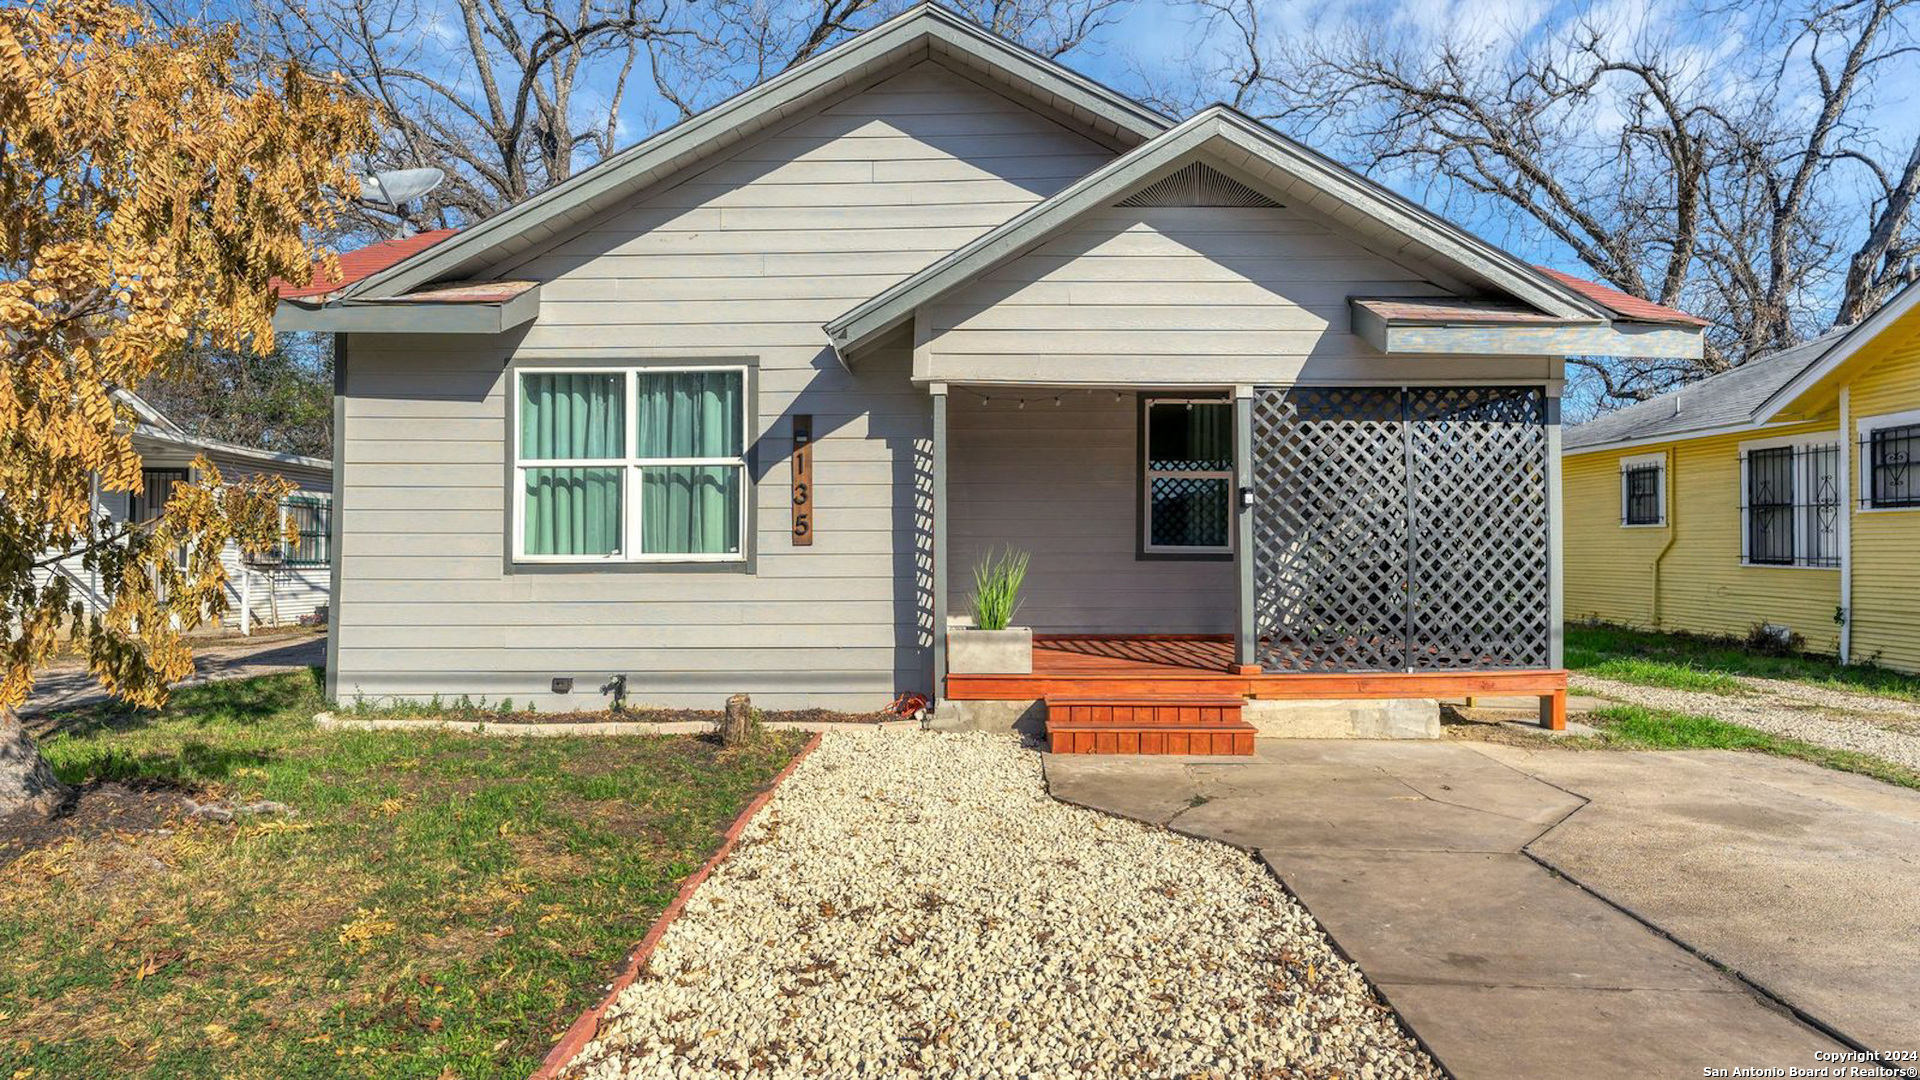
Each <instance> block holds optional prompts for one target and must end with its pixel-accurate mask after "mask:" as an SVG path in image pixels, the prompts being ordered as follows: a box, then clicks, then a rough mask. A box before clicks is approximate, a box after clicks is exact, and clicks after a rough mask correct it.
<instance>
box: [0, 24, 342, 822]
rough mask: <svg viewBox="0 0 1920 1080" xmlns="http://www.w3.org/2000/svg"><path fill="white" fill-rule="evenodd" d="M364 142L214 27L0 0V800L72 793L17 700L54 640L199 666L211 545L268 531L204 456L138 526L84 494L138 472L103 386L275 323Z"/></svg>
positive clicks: (107, 666)
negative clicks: (87, 604) (92, 578)
mask: <svg viewBox="0 0 1920 1080" xmlns="http://www.w3.org/2000/svg"><path fill="white" fill-rule="evenodd" d="M371 141H372V124H371V120H370V117H369V115H368V111H367V106H366V104H365V103H364V102H363V101H360V100H358V99H356V98H355V97H353V96H352V95H351V94H349V93H348V92H346V91H345V90H344V89H343V88H342V87H341V85H340V84H339V83H338V82H337V81H334V80H330V79H323V78H316V77H314V76H312V75H310V74H308V73H306V72H304V71H301V70H299V69H297V68H289V69H287V70H285V71H284V72H279V73H276V75H275V77H273V78H271V79H261V78H257V77H253V76H250V75H248V74H246V73H245V72H244V71H243V70H242V68H241V65H240V64H239V63H238V62H237V55H236V51H235V48H234V35H233V32H232V31H231V29H229V28H213V29H208V28H200V27H185V28H177V29H162V28H159V27H156V26H155V25H153V24H152V23H150V22H148V21H147V20H146V19H145V18H144V17H143V16H141V15H140V14H139V13H138V12H137V11H135V10H134V9H133V8H131V7H126V6H123V5H120V4H116V3H112V2H111V0H43V2H39V3H33V2H29V3H27V4H25V5H22V6H13V7H9V8H7V9H6V10H3V11H0V814H6V813H9V812H12V811H17V810H21V809H23V808H29V807H30V808H34V809H38V810H40V811H42V812H46V811H50V810H52V809H53V808H55V807H57V806H58V805H60V804H61V803H62V802H63V801H65V799H66V798H67V797H68V791H67V789H66V788H65V787H64V786H63V785H62V784H61V783H60V781H59V779H58V778H57V777H56V776H55V775H54V773H53V771H52V770H51V769H50V768H48V766H47V764H46V762H45V761H44V759H42V758H41V756H40V753H39V750H38V748H37V747H36V746H35V745H34V743H33V741H32V739H31V738H30V737H29V736H28V734H27V732H26V730H25V728H24V726H23V725H22V723H21V720H20V718H19V716H18V715H17V714H16V712H15V710H16V709H17V708H18V707H19V706H20V705H21V703H22V702H24V701H25V700H26V697H27V694H28V692H29V691H30V690H31V689H32V686H33V682H34V672H35V671H36V670H37V669H38V668H39V666H40V665H41V664H42V662H43V661H45V660H46V658H47V656H48V654H49V652H50V650H51V649H52V648H53V646H54V644H55V642H56V641H57V640H58V639H59V638H61V637H63V636H69V635H70V636H71V638H72V640H73V641H74V643H75V645H76V648H78V649H79V650H80V651H81V652H82V653H83V655H84V656H85V657H86V659H87V663H88V666H89V669H90V670H91V672H92V674H93V675H94V676H95V677H96V678H97V679H98V680H99V681H100V683H101V684H102V685H103V686H104V687H105V688H106V689H107V690H108V691H110V692H112V693H114V694H116V695H118V696H120V697H122V698H125V699H127V700H129V701H132V702H135V703H138V704H143V705H157V704H159V703H160V702H162V701H163V700H164V699H165V696H166V692H167V687H168V686H169V685H170V684H171V683H174V682H177V681H178V680H179V679H181V678H183V677H185V676H186V675H187V674H188V673H190V672H191V671H192V670H193V658H192V655H191V653H190V651H189V649H188V646H187V641H186V639H185V635H186V633H187V632H189V631H191V630H193V629H195V628H196V627H198V626H199V625H201V624H202V623H203V622H205V621H207V620H209V619H212V618H216V617H217V616H218V615H219V614H221V613H222V612H223V611H224V609H225V605H226V600H225V597H226V589H225V585H226V580H225V573H224V571H223V570H222V568H221V564H220V557H219V556H220V551H221V549H222V548H223V547H224V546H225V545H226V543H227V542H228V541H230V540H231V541H235V542H237V543H238V544H239V546H240V547H241V549H242V550H243V551H246V552H258V551H261V550H264V549H266V548H269V547H271V546H273V545H275V544H277V543H278V542H279V541H280V539H281V537H280V535H279V527H278V525H277V511H276V507H277V504H278V500H279V496H280V495H281V494H282V493H283V492H284V491H285V489H286V488H285V483H284V481H280V480H278V479H277V478H268V479H256V480H249V481H246V482H242V483H232V484H228V483H223V482H222V480H221V478H220V477H219V475H218V473H217V472H216V471H214V470H213V469H212V468H211V467H210V466H209V465H208V464H207V463H206V462H205V461H202V462H200V463H198V464H199V468H198V469H196V475H197V477H198V479H197V480H196V481H195V482H194V483H192V484H189V485H185V486H179V487H176V488H175V489H174V494H173V495H172V497H171V498H170V499H169V500H168V502H167V504H166V508H165V511H164V512H163V513H162V514H161V516H160V517H159V518H158V519H156V520H155V521H152V522H149V523H146V524H145V525H138V526H131V527H130V526H128V525H126V524H125V523H110V522H106V521H102V520H99V519H98V518H96V516H95V514H94V512H93V509H92V507H93V505H94V501H93V499H92V498H91V496H90V492H91V491H92V489H93V486H94V485H95V484H96V483H97V484H98V485H99V489H100V490H101V491H131V490H133V489H134V488H136V487H137V486H138V485H139V483H140V459H139V455H138V454H137V453H136V452H135V451H134V449H133V444H132V441H131V439H130V437H129V436H130V430H131V426H132V417H131V415H130V414H129V412H128V411H127V409H126V407H125V406H124V405H122V404H120V403H119V402H118V401H117V400H116V398H115V396H114V395H115V391H116V390H117V389H119V388H122V387H126V388H131V387H134V386H136V385H138V384H139V383H140V382H141V381H142V379H144V378H145V377H146V376H148V375H149V374H152V373H153V372H154V371H156V370H158V369H159V368H160V367H161V366H162V365H164V364H166V363H169V362H171V361H172V358H175V357H177V356H179V355H180V354H181V352H182V347H183V346H184V345H186V344H188V343H189V342H194V343H197V344H200V345H203V346H206V347H211V348H239V347H243V346H245V345H246V344H247V343H248V342H251V341H266V340H268V338H267V335H269V334H271V333H272V322H271V319H272V313H273V305H274V299H275V298H274V289H273V286H272V280H273V279H274V278H275V277H280V278H284V279H287V280H290V281H296V282H304V281H307V280H309V275H310V274H311V273H313V271H314V268H315V262H314V260H315V256H316V253H315V252H314V251H313V250H312V249H311V248H310V247H309V243H308V237H309V236H311V235H313V234H315V233H316V232H319V231H322V230H324V229H325V228H326V227H327V226H329V225H330V224H331V223H332V221H333V214H334V208H335V207H336V206H337V205H338V204H339V201H340V200H341V199H343V198H348V197H351V196H352V195H354V194H356V193H357V188H356V185H355V181H354V178H353V174H352V173H351V172H350V171H349V168H348V162H347V157H346V155H348V154H349V153H353V152H356V151H360V150H362V149H364V148H366V147H367V146H369V145H370V144H371ZM320 258H321V262H322V266H321V268H322V269H324V270H326V271H328V272H334V271H335V270H336V266H335V265H334V264H333V263H332V259H331V256H328V255H325V254H324V253H320ZM182 553H184V557H183V555H182ZM62 558H64V559H66V560H67V563H68V564H69V565H72V564H76V563H77V564H79V565H80V566H82V567H84V568H85V569H87V570H91V571H93V572H94V574H95V575H97V578H98V580H99V581H100V582H101V583H102V584H101V590H100V591H101V592H102V593H103V594H104V595H105V598H106V603H105V608H104V610H98V611H93V612H87V611H84V610H82V608H81V607H80V605H79V604H78V602H77V598H76V597H75V595H74V594H73V593H72V592H71V590H70V589H69V587H68V582H67V579H66V578H65V577H64V576H62V575H60V574H58V573H51V574H50V573H49V571H50V570H51V569H53V568H54V564H55V562H56V561H58V560H60V559H62Z"/></svg>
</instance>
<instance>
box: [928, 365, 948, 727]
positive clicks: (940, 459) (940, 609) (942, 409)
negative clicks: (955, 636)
mask: <svg viewBox="0 0 1920 1080" xmlns="http://www.w3.org/2000/svg"><path fill="white" fill-rule="evenodd" d="M928 389H929V390H930V391H931V392H932V394H933V453H932V455H931V457H932V460H931V462H930V465H929V468H930V470H931V474H932V475H931V476H930V477H929V478H928V481H929V484H930V486H931V487H932V489H933V490H932V492H931V493H930V494H931V495H932V502H933V692H932V693H931V694H929V695H928V697H929V698H931V699H932V701H933V703H934V704H935V705H936V706H937V705H938V704H939V703H940V701H941V700H943V699H944V698H945V697H946V695H947V384H946V383H934V384H933V385H932V386H930V387H928Z"/></svg>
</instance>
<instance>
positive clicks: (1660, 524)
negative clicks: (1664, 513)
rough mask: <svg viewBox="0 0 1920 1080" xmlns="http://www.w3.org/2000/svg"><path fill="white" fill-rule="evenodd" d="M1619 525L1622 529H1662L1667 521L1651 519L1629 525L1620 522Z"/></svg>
mask: <svg viewBox="0 0 1920 1080" xmlns="http://www.w3.org/2000/svg"><path fill="white" fill-rule="evenodd" d="M1620 527H1621V528H1623V529H1664V528H1666V527H1667V523H1666V522H1664V521H1651V522H1647V523H1645V524H1641V525H1630V524H1627V523H1626V522H1622V523H1621V524H1620Z"/></svg>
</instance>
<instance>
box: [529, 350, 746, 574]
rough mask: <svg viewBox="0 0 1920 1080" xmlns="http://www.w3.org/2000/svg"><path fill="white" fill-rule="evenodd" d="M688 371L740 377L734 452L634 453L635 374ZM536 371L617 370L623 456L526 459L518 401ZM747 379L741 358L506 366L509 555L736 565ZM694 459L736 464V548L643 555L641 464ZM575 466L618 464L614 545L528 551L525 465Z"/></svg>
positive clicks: (742, 533)
mask: <svg viewBox="0 0 1920 1080" xmlns="http://www.w3.org/2000/svg"><path fill="white" fill-rule="evenodd" d="M688 372H732V373H733V374H735V375H737V376H738V377H739V379H740V454H739V456H738V457H674V458H655V457H641V456H640V455H639V454H638V453H637V451H638V450H639V448H640V409H639V407H638V406H639V400H640V399H639V389H640V376H641V375H643V374H646V375H675V374H685V373H688ZM539 375H620V376H623V377H624V379H625V386H624V388H623V390H622V393H623V394H624V395H625V397H624V399H623V401H622V406H621V407H622V414H621V420H620V422H621V436H622V449H624V450H625V455H624V456H622V457H617V458H542V459H532V460H529V459H527V458H524V457H522V455H521V450H522V448H521V445H520V439H521V434H522V430H521V423H520V402H521V398H522V396H523V395H522V390H523V389H524V387H525V385H526V383H525V380H526V378H527V377H528V376H539ZM752 389H753V383H752V381H751V379H750V378H749V377H748V371H747V368H746V366H745V365H742V364H671V365H669V364H606V365H600V366H587V367H577V366H576V367H569V366H566V365H558V364H555V365H549V364H526V365H521V366H518V367H515V368H513V385H512V387H511V388H510V390H509V392H510V393H511V394H512V406H513V408H512V424H513V470H512V472H511V473H510V477H511V479H510V483H511V484H512V485H513V492H512V498H513V519H512V521H511V522H510V523H509V527H510V529H511V531H512V533H513V559H514V561H515V562H522V563H561V564H574V565H601V564H607V563H744V562H746V561H747V545H748V544H750V543H752V537H751V536H749V535H748V534H747V523H748V520H749V519H748V516H747V508H748V504H749V503H751V502H752V501H753V488H752V473H751V471H750V470H749V469H748V468H747V449H748V446H749V445H750V444H751V443H752V441H753V433H752V432H751V431H750V430H749V429H748V418H749V417H750V416H751V415H752V412H751V406H752V403H751V402H750V401H748V395H749V394H750V393H752ZM650 465H651V466H670V465H682V466H686V465H699V466H722V467H726V466H730V467H734V468H737V469H739V470H740V485H739V492H740V506H739V513H740V522H739V529H738V535H739V537H740V545H739V550H737V551H729V552H714V553H711V554H708V553H691V552H657V553H652V554H644V553H642V552H641V551H640V550H639V547H640V537H641V536H642V535H643V533H642V531H641V515H642V514H643V513H644V508H643V506H642V503H643V502H644V500H642V499H641V498H640V480H639V477H640V475H641V470H642V469H643V468H645V467H646V466H650ZM580 468H588V469H593V468H600V469H605V468H617V469H619V470H620V511H621V512H620V550H619V551H616V552H612V553H609V554H606V555H530V554H528V553H527V551H526V545H527V530H526V510H527V484H526V480H525V475H526V470H528V469H580Z"/></svg>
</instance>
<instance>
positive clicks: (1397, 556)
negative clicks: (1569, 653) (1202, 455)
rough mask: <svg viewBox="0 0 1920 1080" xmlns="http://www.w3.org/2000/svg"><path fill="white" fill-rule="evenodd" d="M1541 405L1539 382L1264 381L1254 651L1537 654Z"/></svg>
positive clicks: (1544, 573) (1545, 546)
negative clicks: (1276, 385)
mask: <svg viewBox="0 0 1920 1080" xmlns="http://www.w3.org/2000/svg"><path fill="white" fill-rule="evenodd" d="M1546 415H1547V412H1546V397H1545V394H1544V393H1543V391H1542V390H1541V389H1540V388H1539V387H1519V388H1506V387H1497V388H1495V387H1458V388H1455V387H1414V388H1410V389H1405V390H1398V389H1376V388H1346V387H1294V388H1291V389H1284V390H1283V389H1263V390H1260V391H1259V392H1258V393H1257V394H1256V396H1255V398H1254V403H1253V441H1254V453H1253V463H1254V469H1253V479H1254V527H1253V531H1254V545H1253V573H1254V602H1255V612H1256V615H1255V623H1256V627H1257V630H1258V635H1259V640H1260V647H1259V651H1258V659H1259V661H1260V664H1261V665H1262V666H1263V667H1264V668H1265V669H1266V670H1269V671H1276V672H1279V671H1320V672H1338V671H1430V670H1458V669H1473V668H1539V667H1546V666H1547V665H1548V663H1549V656H1550V649H1551V636H1550V627H1551V612H1552V607H1551V596H1550V582H1549V570H1550V566H1549V558H1550V540H1549V520H1548V479H1547V437H1546Z"/></svg>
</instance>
